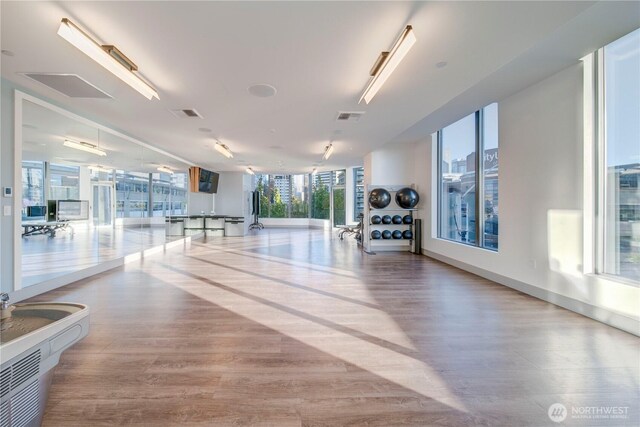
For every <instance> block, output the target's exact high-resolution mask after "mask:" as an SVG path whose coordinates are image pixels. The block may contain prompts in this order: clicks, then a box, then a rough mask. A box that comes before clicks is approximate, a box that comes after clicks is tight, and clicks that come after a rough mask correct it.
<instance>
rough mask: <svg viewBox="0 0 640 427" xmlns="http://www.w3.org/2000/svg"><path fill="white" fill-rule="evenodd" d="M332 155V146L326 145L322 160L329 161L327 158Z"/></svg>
mask: <svg viewBox="0 0 640 427" xmlns="http://www.w3.org/2000/svg"><path fill="white" fill-rule="evenodd" d="M332 154H333V144H329V145H327V148H325V149H324V155H323V156H322V160H329V157H331V155H332Z"/></svg>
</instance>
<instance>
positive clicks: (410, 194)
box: [396, 187, 420, 209]
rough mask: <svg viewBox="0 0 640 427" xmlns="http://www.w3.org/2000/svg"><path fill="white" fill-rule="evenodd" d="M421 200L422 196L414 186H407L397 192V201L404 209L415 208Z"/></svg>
mask: <svg viewBox="0 0 640 427" xmlns="http://www.w3.org/2000/svg"><path fill="white" fill-rule="evenodd" d="M419 201H420V196H419V195H418V192H417V191H416V190H414V189H413V188H409V187H405V188H403V189H402V190H399V191H398V192H397V193H396V203H397V204H398V206H400V207H401V208H403V209H412V208H415V207H416V205H417V204H418V202H419Z"/></svg>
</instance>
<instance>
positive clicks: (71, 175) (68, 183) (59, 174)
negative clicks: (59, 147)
mask: <svg viewBox="0 0 640 427" xmlns="http://www.w3.org/2000/svg"><path fill="white" fill-rule="evenodd" d="M49 199H50V200H65V199H71V200H78V199H80V168H79V167H78V166H66V165H59V164H55V163H50V164H49Z"/></svg>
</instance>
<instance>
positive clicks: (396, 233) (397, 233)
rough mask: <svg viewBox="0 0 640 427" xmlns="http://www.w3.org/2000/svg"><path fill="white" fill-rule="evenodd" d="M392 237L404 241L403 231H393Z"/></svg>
mask: <svg viewBox="0 0 640 427" xmlns="http://www.w3.org/2000/svg"><path fill="white" fill-rule="evenodd" d="M391 237H393V238H394V239H402V231H400V230H393V233H391Z"/></svg>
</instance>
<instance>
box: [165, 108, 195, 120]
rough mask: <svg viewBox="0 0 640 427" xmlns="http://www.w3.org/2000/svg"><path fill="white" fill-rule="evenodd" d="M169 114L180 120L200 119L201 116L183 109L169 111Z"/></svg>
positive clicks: (193, 111) (190, 110)
mask: <svg viewBox="0 0 640 427" xmlns="http://www.w3.org/2000/svg"><path fill="white" fill-rule="evenodd" d="M169 111H171V114H173V115H174V116H176V117H178V118H180V119H196V118H197V119H201V118H202V116H201V115H200V113H198V112H197V111H196V110H194V109H193V108H185V109H179V110H169Z"/></svg>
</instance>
